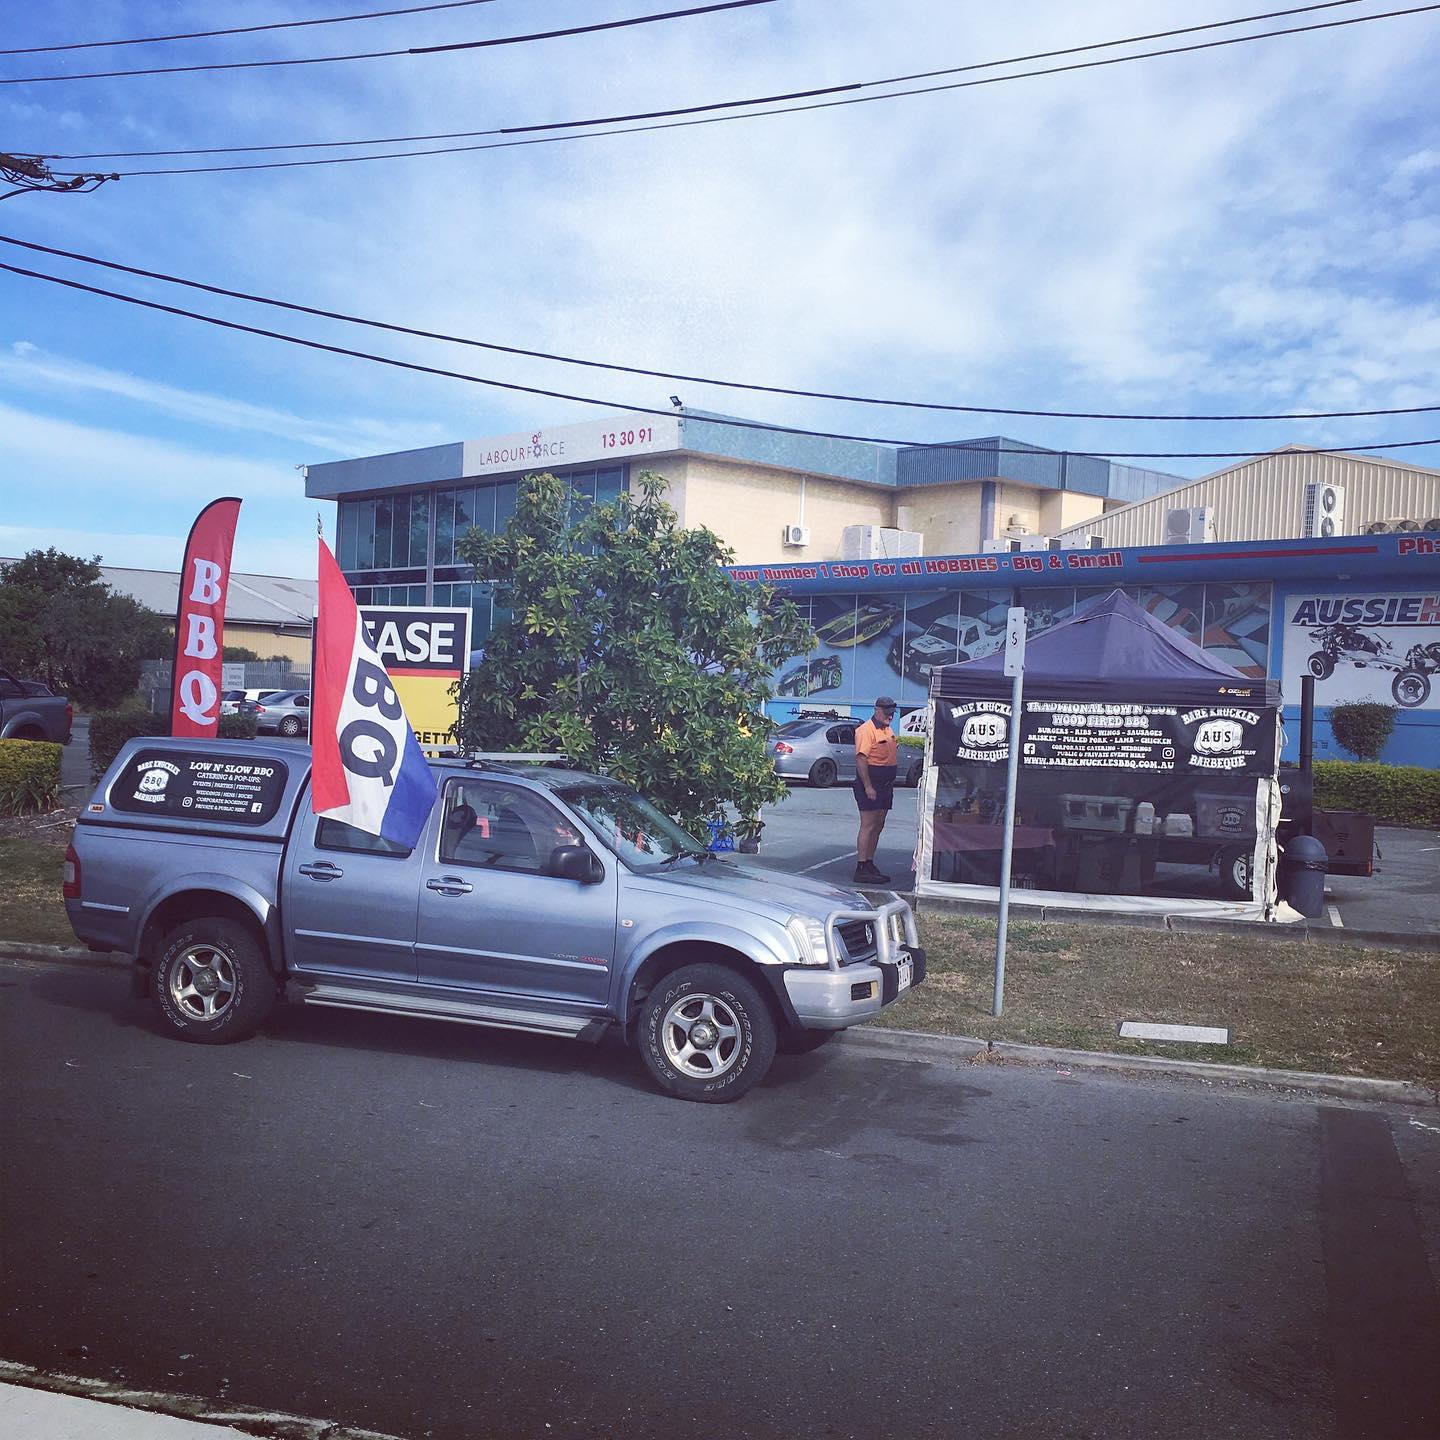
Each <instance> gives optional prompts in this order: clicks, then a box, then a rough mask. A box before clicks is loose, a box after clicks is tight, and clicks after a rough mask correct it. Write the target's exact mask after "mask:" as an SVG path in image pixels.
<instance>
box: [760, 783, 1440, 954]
mask: <svg viewBox="0 0 1440 1440" xmlns="http://www.w3.org/2000/svg"><path fill="white" fill-rule="evenodd" d="M917 794H918V792H917V791H914V790H897V791H896V792H895V808H894V810H893V811H892V812H891V815H890V819H889V820H888V821H887V822H886V825H885V829H884V832H883V833H882V835H881V837H880V848H879V849H878V850H877V851H876V857H875V858H876V861H877V863H878V864H879V866H880V868H881V869H882V870H883V871H885V873H886V874H888V875H889V876H890V877H891V883H892V884H893V885H894V887H895V888H896V889H897V890H909V889H911V888H912V887H913V885H914V883H915V872H914V871H913V870H912V869H911V864H912V857H913V855H914V853H915V841H916V833H917V829H918V824H919V821H918V809H917V805H916V796H917ZM855 817H856V811H855V801H854V799H853V798H852V796H851V793H850V788H849V786H847V785H838V786H835V787H834V788H832V789H829V790H814V789H811V788H810V787H809V786H808V785H796V786H793V787H792V788H791V790H790V793H789V797H788V798H787V799H786V800H784V801H783V802H782V803H780V804H779V805H772V806H770V807H769V808H768V809H767V810H766V811H765V814H764V819H765V830H764V832H763V835H762V841H761V847H760V858H761V860H762V861H763V862H764V863H765V864H767V865H774V866H775V867H776V868H777V869H781V870H788V871H790V872H792V873H793V872H795V871H797V870H799V871H804V872H805V873H807V874H812V875H816V876H819V877H821V878H823V879H826V880H848V879H849V878H850V874H851V872H852V871H853V869H854V867H855ZM1376 843H1377V846H1378V848H1379V851H1380V860H1379V861H1378V862H1377V871H1376V874H1375V875H1373V876H1370V877H1368V878H1361V877H1358V876H1351V875H1332V876H1331V877H1330V878H1329V880H1328V881H1327V882H1326V890H1327V901H1328V904H1327V909H1326V913H1325V914H1324V915H1322V916H1320V917H1319V918H1318V919H1316V920H1313V921H1311V922H1309V923H1311V924H1313V925H1318V926H1320V927H1322V928H1328V927H1333V926H1334V925H1335V924H1336V922H1337V920H1338V922H1339V924H1340V925H1342V926H1348V927H1349V928H1350V929H1361V930H1389V931H1400V932H1404V933H1408V934H1422V935H1423V934H1430V935H1437V934H1440V834H1436V833H1435V832H1434V831H1430V830H1401V829H1397V828H1394V827H1389V826H1385V827H1381V828H1380V829H1379V830H1377V832H1376ZM1177 873H1178V872H1177ZM1189 873H1193V875H1194V876H1195V877H1197V879H1199V878H1203V875H1204V872H1203V871H1201V870H1193V871H1191V872H1189Z"/></svg>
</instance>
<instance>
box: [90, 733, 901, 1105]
mask: <svg viewBox="0 0 1440 1440" xmlns="http://www.w3.org/2000/svg"><path fill="white" fill-rule="evenodd" d="M432 768H433V770H434V772H435V777H436V780H437V782H438V787H439V795H438V798H437V800H436V804H435V808H434V810H433V812H432V814H431V816H430V819H429V822H428V824H427V827H426V829H425V832H424V834H423V835H422V836H421V838H420V841H419V843H418V844H417V845H416V846H415V848H414V849H413V850H401V849H398V848H397V847H396V846H394V845H393V844H390V843H389V842H386V841H384V840H382V839H379V838H377V837H375V836H372V835H367V834H364V833H362V832H361V831H358V830H355V829H353V828H351V827H350V826H348V825H345V824H343V823H341V822H340V821H337V820H334V819H328V818H324V817H318V816H316V815H314V814H313V813H312V812H311V809H310V786H309V779H310V757H309V752H308V751H307V750H304V749H302V748H299V747H297V746H294V745H287V744H283V743H280V742H266V741H263V740H262V741H255V742H251V743H247V744H243V745H236V744H234V743H233V742H225V741H193V740H169V739H139V740H133V741H130V742H129V743H128V744H127V745H126V746H125V747H124V749H122V750H121V752H120V754H119V755H118V756H117V758H116V760H115V763H114V764H113V765H112V766H111V767H110V770H109V771H108V772H107V773H106V775H105V777H104V779H103V780H102V781H101V783H100V786H99V788H98V789H97V790H96V792H95V794H94V795H93V796H92V797H91V800H90V803H89V804H88V805H87V806H86V808H85V809H84V811H82V813H81V815H80V818H79V821H78V823H77V825H76V827H75V837H74V842H73V844H72V846H71V848H70V851H69V853H68V854H67V856H66V870H65V906H66V910H67V911H68V913H69V917H70V923H71V925H72V926H73V928H74V930H75V933H76V935H77V936H79V938H80V939H81V940H82V941H84V942H85V943H86V944H88V945H89V946H90V947H91V948H92V949H96V950H110V951H118V952H121V953H125V954H129V955H131V956H133V957H134V960H135V970H134V977H135V990H136V993H137V995H142V996H143V995H149V996H151V997H152V998H153V1000H154V1002H155V1004H156V1006H157V1007H158V1010H159V1013H160V1015H161V1016H162V1017H163V1021H164V1024H165V1025H166V1027H167V1028H168V1029H169V1030H171V1031H172V1032H173V1033H174V1034H176V1035H177V1036H179V1037H180V1038H182V1039H186V1040H195V1041H200V1042H208V1043H216V1042H221V1041H227V1040H240V1039H244V1038H246V1037H248V1036H250V1035H252V1034H254V1033H255V1031H256V1030H257V1029H258V1028H259V1027H260V1026H261V1025H262V1024H263V1023H264V1021H265V1018H266V1016H267V1015H268V1014H269V1013H270V1010H271V1008H272V1007H273V1006H274V1005H275V1003H276V1001H277V1000H279V999H288V1000H290V1001H292V1002H294V1001H298V1002H301V1003H303V1004H307V1005H328V1006H337V1007H340V1008H342V1009H348V1010H372V1011H382V1012H385V1013H388V1014H395V1015H410V1016H423V1017H428V1018H430V1019H436V1020H459V1021H464V1022H466V1023H469V1024H473V1025H489V1026H498V1027H501V1028H505V1029H511V1030H529V1031H535V1032H538V1033H541V1034H548V1035H559V1036H569V1037H572V1038H575V1039H580V1040H588V1041H599V1040H600V1039H601V1038H603V1037H604V1036H605V1035H606V1034H608V1033H611V1032H614V1033H617V1034H619V1035H621V1036H623V1037H624V1039H625V1040H626V1041H627V1042H629V1043H630V1044H632V1045H634V1046H635V1047H636V1048H637V1049H638V1050H639V1052H640V1054H641V1056H642V1057H643V1059H644V1062H645V1064H646V1066H647V1067H648V1069H649V1070H650V1073H651V1075H652V1076H653V1077H654V1078H655V1079H656V1081H658V1082H659V1084H660V1085H661V1086H662V1087H663V1088H664V1089H665V1090H667V1091H669V1092H670V1093H671V1094H673V1095H677V1096H680V1097H682V1098H684V1099H689V1100H701V1101H725V1100H734V1099H738V1098H739V1097H740V1096H741V1095H743V1094H744V1093H745V1092H746V1091H747V1090H748V1089H749V1088H750V1087H751V1086H752V1085H754V1084H755V1083H756V1082H757V1081H759V1080H760V1079H762V1078H763V1077H764V1075H765V1072H766V1071H767V1070H768V1069H769V1067H770V1062H771V1060H772V1059H773V1057H774V1054H775V1051H776V1049H777V1047H778V1048H781V1049H784V1050H791V1051H795V1050H809V1049H813V1048H814V1047H815V1046H817V1045H819V1044H820V1043H822V1042H823V1041H824V1040H826V1039H828V1038H829V1037H830V1036H832V1035H833V1034H835V1033H836V1032H837V1031H839V1030H842V1029H844V1028H845V1027H847V1026H849V1025H854V1024H857V1023H859V1022H861V1021H864V1020H869V1019H872V1018H873V1017H874V1016H876V1015H878V1014H879V1013H880V1011H881V1010H883V1009H884V1008H885V1007H886V1006H887V1005H889V1004H891V1003H892V1002H893V1001H894V1000H895V999H896V998H897V996H899V995H900V993H901V992H902V991H904V990H906V989H908V988H909V987H910V986H912V985H915V984H918V983H919V982H920V981H921V980H923V979H924V976H925V953H924V951H923V950H922V949H921V948H920V946H919V945H918V943H917V937H916V931H915V920H914V916H913V915H912V914H911V911H910V907H909V906H908V905H907V904H906V903H905V902H904V901H903V900H901V899H900V898H899V897H897V896H894V895H892V896H890V897H889V898H888V900H886V901H885V902H884V903H882V904H879V905H874V904H872V903H871V902H870V901H869V900H868V899H866V897H865V896H864V895H862V894H861V893H859V892H858V891H854V890H848V889H841V888H838V887H836V886H833V885H827V884H823V883H821V882H819V881H814V880H807V879H804V878H802V877H797V876H792V875H784V874H781V873H779V872H776V871H771V870H766V869H763V868H761V867H759V866H756V865H751V864H741V863H737V862H735V861H733V860H730V859H727V858H723V857H720V856H717V855H712V854H710V853H709V852H708V851H707V850H705V849H704V848H702V847H701V846H700V845H699V844H698V843H697V842H696V841H695V840H694V839H693V838H692V837H691V836H689V835H687V834H686V833H685V832H684V831H682V830H681V829H680V828H679V827H678V826H676V825H675V823H674V822H673V821H671V820H670V819H668V818H667V817H666V816H664V815H662V814H661V813H660V812H659V811H658V810H657V809H656V808H655V807H654V806H653V805H651V804H650V803H649V801H647V800H646V799H645V798H644V797H643V796H642V795H640V794H638V793H637V792H636V791H634V790H632V789H630V788H629V787H627V786H625V785H621V784H618V783H617V782H615V781H613V780H608V779H605V778H603V777H601V776H597V775H587V774H583V773H581V772H578V771H574V770H563V769H555V768H550V767H547V766H542V765H533V764H520V763H496V762H494V761H478V760H469V761H465V760H437V761H434V762H432Z"/></svg>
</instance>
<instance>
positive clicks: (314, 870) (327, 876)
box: [300, 860, 345, 880]
mask: <svg viewBox="0 0 1440 1440" xmlns="http://www.w3.org/2000/svg"><path fill="white" fill-rule="evenodd" d="M300 873H301V874H302V875H308V876H309V877H310V878H311V879H312V880H338V879H339V878H340V877H341V876H342V875H343V874H344V873H345V872H344V871H343V870H342V869H341V868H340V867H339V866H338V865H332V864H331V863H330V862H329V861H328V860H318V861H316V862H315V864H313V865H302V866H301V867H300Z"/></svg>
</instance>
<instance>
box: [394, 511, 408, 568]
mask: <svg viewBox="0 0 1440 1440" xmlns="http://www.w3.org/2000/svg"><path fill="white" fill-rule="evenodd" d="M390 563H391V564H392V565H408V564H409V563H410V497H409V496H408V495H392V496H391V497H390Z"/></svg>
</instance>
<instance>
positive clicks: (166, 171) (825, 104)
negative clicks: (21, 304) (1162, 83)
mask: <svg viewBox="0 0 1440 1440" xmlns="http://www.w3.org/2000/svg"><path fill="white" fill-rule="evenodd" d="M1434 10H1440V3H1435V4H1429V5H1416V6H1412V7H1410V8H1408V9H1404V10H1387V11H1384V12H1382V13H1380V14H1376V15H1357V16H1352V17H1349V18H1347V19H1344V20H1327V21H1324V22H1321V23H1317V24H1314V25H1296V26H1290V27H1288V28H1286V29H1281V30H1262V31H1259V32H1257V33H1256V34H1254V35H1234V36H1229V37H1227V38H1225V39H1223V40H1206V41H1201V42H1198V43H1196V44H1194V45H1172V46H1168V47H1166V48H1164V49H1160V50H1141V51H1137V52H1136V53H1135V54H1133V55H1112V56H1107V57H1106V58H1105V59H1103V60H1083V61H1077V62H1075V63H1073V64H1069V65H1051V66H1047V67H1045V68H1044V69H1040V70H1020V71H1016V72H1014V73H1013V74H1009V75H988V76H985V77H983V78H981V79H978V80H960V81H952V82H951V83H950V84H947V85H927V86H922V87H920V88H918V89H914V90H895V91H891V92H890V93H888V94H884V95H852V96H849V97H848V98H846V99H843V100H818V101H814V102H812V103H809V104H805V105H785V106H780V107H777V108H775V109H770V110H752V111H749V112H747V113H746V114H743V115H705V116H701V117H700V118H699V119H695V120H668V121H663V122H661V123H659V124H654V125H632V126H630V127H628V128H625V129H617V130H590V131H586V132H585V133H584V134H571V135H540V136H534V137H532V138H530V139H525V140H497V141H491V142H489V143H487V144H484V145H445V146H437V147H434V148H431V149H428V150H394V151H385V152H381V153H377V154H369V155H331V156H324V157H321V158H319V159H307V160H263V161H253V162H246V163H244V164H237V165H183V166H164V167H155V168H151V169H148V170H122V171H121V172H120V173H121V175H124V176H136V175H212V174H222V173H230V172H235V171H243V170H292V169H301V168H307V167H310V166H314V165H356V164H360V163H362V162H366V161H373V160H414V159H419V158H421V157H424V156H432V155H459V154H467V153H471V152H475V151H480V150H509V149H513V148H516V147H519V146H526V145H556V144H560V143H562V142H565V141H571V140H597V139H603V138H606V137H608V136H613V135H643V134H647V133H649V132H651V131H658V130H684V129H689V128H690V127H691V126H695V125H722V124H726V123H729V122H732V121H736V120H759V119H764V118H767V117H769V116H772V115H794V114H799V113H801V112H804V111H809V110H832V109H836V108H838V107H840V106H844V105H868V104H873V103H874V102H875V101H878V100H900V99H905V98H908V97H911V96H915V95H935V94H940V93H942V92H945V91H950V90H969V89H974V88H975V87H977V86H981V85H1000V84H1004V83H1005V82H1006V81H1010V80H1031V79H1035V78H1036V77H1038V76H1044V75H1063V74H1067V73H1069V72H1071V71H1078V70H1095V69H1099V68H1102V67H1104V66H1109V65H1127V64H1130V63H1131V62H1133V61H1136V60H1153V59H1157V58H1159V57H1161V56H1167V55H1183V54H1188V53H1190V52H1192V51H1199V50H1215V49H1219V48H1221V47H1224V46H1230V45H1248V44H1250V43H1252V42H1253V41H1256V40H1272V39H1275V38H1276V37H1278V36H1286V35H1303V34H1307V33H1308V32H1310V31H1313V30H1333V29H1337V28H1339V27H1341V26H1347V25H1365V24H1368V23H1369V22H1370V21H1372V20H1392V19H1395V18H1397V17H1399V16H1405V15H1422V14H1427V13H1429V12H1431V11H1434ZM1114 43H1116V44H1120V43H1124V42H1121V41H1116V42H1114ZM990 63H995V64H1004V63H1007V62H1004V61H996V62H990ZM961 68H974V67H961ZM0 83H6V82H0ZM870 83H873V84H880V83H888V82H879V81H875V82H866V84H867V85H868V84H870ZM857 88H864V87H863V86H862V87H857ZM705 108H709V107H705ZM545 128H549V127H545ZM477 133H484V132H477ZM357 143H360V142H357ZM287 148H288V147H287ZM58 173H61V174H64V173H66V172H64V171H61V172H58Z"/></svg>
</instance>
